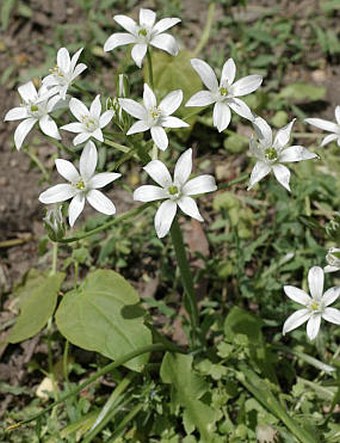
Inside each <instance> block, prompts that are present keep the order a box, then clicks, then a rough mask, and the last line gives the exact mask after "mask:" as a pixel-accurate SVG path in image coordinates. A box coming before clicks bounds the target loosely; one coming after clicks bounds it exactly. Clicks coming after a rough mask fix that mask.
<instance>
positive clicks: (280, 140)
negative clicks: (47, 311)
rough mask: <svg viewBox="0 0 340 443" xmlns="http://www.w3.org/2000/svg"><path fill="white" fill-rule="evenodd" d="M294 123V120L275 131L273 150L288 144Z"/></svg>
mask: <svg viewBox="0 0 340 443" xmlns="http://www.w3.org/2000/svg"><path fill="white" fill-rule="evenodd" d="M294 123H295V119H294V120H292V121H291V122H290V123H288V125H286V126H284V127H283V128H281V129H279V130H278V131H277V133H276V136H275V139H274V143H273V147H274V148H279V149H280V148H284V147H285V146H286V145H287V144H288V142H289V139H290V133H291V132H292V128H293V124H294Z"/></svg>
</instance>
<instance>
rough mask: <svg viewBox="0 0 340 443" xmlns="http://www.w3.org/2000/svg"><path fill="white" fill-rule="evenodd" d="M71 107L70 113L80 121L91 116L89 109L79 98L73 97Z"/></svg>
mask: <svg viewBox="0 0 340 443" xmlns="http://www.w3.org/2000/svg"><path fill="white" fill-rule="evenodd" d="M69 106H70V111H71V112H72V114H73V115H74V116H75V118H76V119H77V120H79V121H82V119H83V117H84V116H88V115H89V110H88V109H87V107H86V106H85V105H84V103H83V102H81V101H80V100H78V99H77V98H74V97H72V98H71V100H70V103H69Z"/></svg>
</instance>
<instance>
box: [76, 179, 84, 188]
mask: <svg viewBox="0 0 340 443" xmlns="http://www.w3.org/2000/svg"><path fill="white" fill-rule="evenodd" d="M75 187H76V188H77V189H79V191H83V190H84V189H85V183H84V180H83V179H80V180H79V181H78V183H76V184H75Z"/></svg>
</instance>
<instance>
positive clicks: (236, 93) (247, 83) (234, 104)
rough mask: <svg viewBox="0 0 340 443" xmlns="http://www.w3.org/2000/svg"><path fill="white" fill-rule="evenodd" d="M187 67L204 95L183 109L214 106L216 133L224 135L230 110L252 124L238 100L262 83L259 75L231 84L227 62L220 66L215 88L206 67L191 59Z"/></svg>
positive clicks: (231, 67) (229, 62) (231, 64)
mask: <svg viewBox="0 0 340 443" xmlns="http://www.w3.org/2000/svg"><path fill="white" fill-rule="evenodd" d="M191 64H192V67H193V68H194V69H195V71H196V72H197V74H198V75H199V76H200V77H201V80H202V82H203V83H204V84H205V86H206V87H207V88H208V91H206V90H204V91H199V92H197V93H196V94H194V95H193V96H192V97H191V98H190V99H189V101H188V102H187V103H186V105H185V106H208V105H211V104H212V103H215V106H214V112H213V122H214V126H216V128H217V129H218V131H219V132H222V131H224V130H225V129H226V128H227V127H228V125H229V123H230V119H231V112H230V108H231V109H232V110H233V111H234V112H236V114H239V115H240V116H241V117H244V118H246V119H248V120H253V114H252V112H251V110H250V109H249V107H248V106H247V105H246V104H245V103H244V101H242V100H241V99H239V98H238V97H243V96H244V95H247V94H250V93H251V92H254V91H255V90H256V89H257V88H259V87H260V85H261V83H262V80H263V78H262V76H261V75H255V74H254V75H248V76H247V77H243V78H241V79H240V80H237V82H235V83H234V80H235V75H236V66H235V63H234V60H233V59H232V58H229V59H228V60H227V61H226V62H225V63H224V65H223V69H222V75H221V80H220V84H218V81H217V78H216V75H215V72H214V71H213V70H212V68H211V67H210V66H209V65H208V63H206V62H205V61H203V60H200V59H198V58H194V59H192V60H191Z"/></svg>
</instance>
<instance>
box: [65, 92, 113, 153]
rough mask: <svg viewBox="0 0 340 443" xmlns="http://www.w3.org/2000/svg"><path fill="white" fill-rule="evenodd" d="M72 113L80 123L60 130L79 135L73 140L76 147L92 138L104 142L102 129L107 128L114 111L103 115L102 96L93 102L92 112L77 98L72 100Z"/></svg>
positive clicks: (68, 125) (98, 96)
mask: <svg viewBox="0 0 340 443" xmlns="http://www.w3.org/2000/svg"><path fill="white" fill-rule="evenodd" d="M69 106H70V111H71V112H72V114H73V115H74V116H75V118H76V119H77V120H78V123H69V124H67V125H64V126H62V127H61V128H60V129H65V131H70V132H74V133H78V135H77V136H76V137H75V138H74V139H73V144H74V145H79V144H80V143H84V142H86V141H87V140H88V139H89V138H90V137H93V138H95V139H96V140H98V141H100V142H103V141H104V136H103V132H102V129H103V128H104V127H105V126H107V125H108V124H109V123H110V121H111V119H112V117H113V115H114V111H112V110H108V111H105V112H103V114H102V105H101V103H100V95H97V97H96V98H95V99H94V100H93V102H92V103H91V106H90V110H88V109H87V107H86V106H85V105H84V103H83V102H81V101H80V100H78V99H77V98H71V100H70V104H69Z"/></svg>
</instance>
